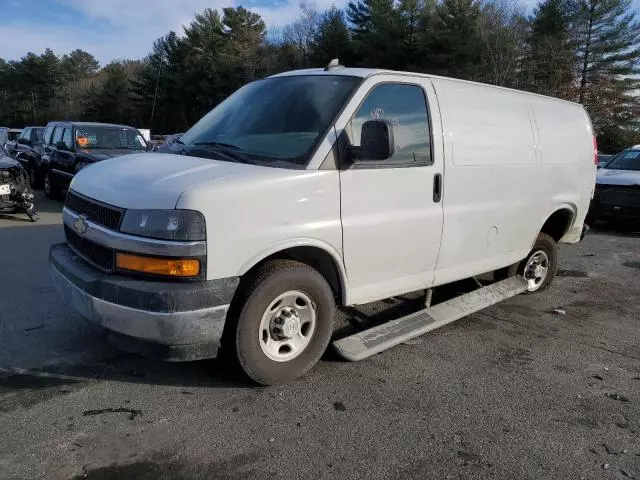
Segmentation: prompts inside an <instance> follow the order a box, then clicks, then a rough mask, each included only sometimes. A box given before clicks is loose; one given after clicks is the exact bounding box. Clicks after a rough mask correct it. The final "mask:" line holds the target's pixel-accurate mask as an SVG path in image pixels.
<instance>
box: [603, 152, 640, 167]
mask: <svg viewBox="0 0 640 480" xmlns="http://www.w3.org/2000/svg"><path fill="white" fill-rule="evenodd" d="M605 168H607V169H609V170H633V171H636V172H637V171H640V150H627V151H626V152H622V153H621V154H619V155H617V156H616V157H615V158H613V159H612V160H611V161H610V162H609V163H607V164H606V165H605Z"/></svg>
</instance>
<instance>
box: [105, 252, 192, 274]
mask: <svg viewBox="0 0 640 480" xmlns="http://www.w3.org/2000/svg"><path fill="white" fill-rule="evenodd" d="M116 267H118V268H122V269H124V270H132V271H134V272H142V273H149V274H152V275H166V276H169V277H197V276H198V275H199V274H200V261H199V260H197V259H194V258H187V259H181V258H156V257H141V256H138V255H129V254H127V253H116Z"/></svg>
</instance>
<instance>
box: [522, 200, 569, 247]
mask: <svg viewBox="0 0 640 480" xmlns="http://www.w3.org/2000/svg"><path fill="white" fill-rule="evenodd" d="M577 211H578V209H577V207H576V206H575V205H573V204H570V203H566V204H563V205H560V206H558V207H557V208H555V209H554V210H553V211H552V212H550V213H549V214H548V215H547V217H546V219H545V221H544V222H543V223H542V225H541V226H540V228H539V229H538V232H539V233H546V234H547V235H549V236H551V238H553V240H554V241H555V242H556V243H558V242H559V241H560V240H561V239H562V237H564V236H565V235H566V234H567V232H568V231H569V230H570V229H571V227H572V226H573V223H574V222H575V220H576V216H577ZM535 242H536V239H535V238H534V239H533V241H532V243H531V245H532V247H533V244H534V243H535Z"/></svg>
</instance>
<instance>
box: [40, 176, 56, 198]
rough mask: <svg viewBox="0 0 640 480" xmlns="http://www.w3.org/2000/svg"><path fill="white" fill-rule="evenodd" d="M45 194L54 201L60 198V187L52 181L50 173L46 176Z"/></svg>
mask: <svg viewBox="0 0 640 480" xmlns="http://www.w3.org/2000/svg"><path fill="white" fill-rule="evenodd" d="M43 183H44V185H43V187H44V193H45V195H46V196H47V197H49V198H51V199H53V200H57V199H59V198H60V190H59V188H58V186H57V185H56V184H55V183H53V182H52V181H51V175H49V172H46V173H45V174H44V182H43Z"/></svg>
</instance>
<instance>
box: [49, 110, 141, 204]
mask: <svg viewBox="0 0 640 480" xmlns="http://www.w3.org/2000/svg"><path fill="white" fill-rule="evenodd" d="M147 150H149V144H148V143H147V142H146V140H145V139H144V137H143V136H142V134H141V133H140V132H139V131H138V130H137V129H136V128H133V127H129V126H126V125H113V124H108V123H90V122H50V123H49V124H47V128H46V130H45V133H44V153H43V155H42V172H43V174H42V177H43V186H44V191H45V193H46V195H47V196H48V197H50V198H58V197H59V196H60V195H61V193H62V192H63V191H65V190H67V188H69V184H70V183H71V180H72V179H73V177H74V175H75V174H76V173H77V172H78V171H80V170H81V169H83V168H85V167H86V166H88V165H91V164H93V163H96V162H99V161H101V160H106V159H108V158H113V157H119V156H122V155H129V154H131V153H140V152H145V151H147Z"/></svg>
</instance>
